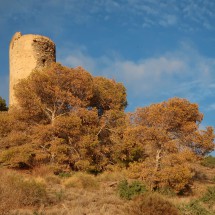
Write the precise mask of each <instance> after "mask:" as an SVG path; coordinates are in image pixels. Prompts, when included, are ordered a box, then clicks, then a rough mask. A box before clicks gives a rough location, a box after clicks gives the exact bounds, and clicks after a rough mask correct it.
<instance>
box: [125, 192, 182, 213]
mask: <svg viewBox="0 0 215 215" xmlns="http://www.w3.org/2000/svg"><path fill="white" fill-rule="evenodd" d="M128 210H129V215H179V214H180V212H179V211H178V209H177V208H176V207H175V206H174V205H172V204H171V203H170V202H168V201H166V200H164V199H163V198H162V197H161V196H160V195H158V194H156V193H153V194H148V193H147V194H144V195H140V196H138V197H136V198H134V199H133V201H132V202H131V205H130V208H129V209H128Z"/></svg>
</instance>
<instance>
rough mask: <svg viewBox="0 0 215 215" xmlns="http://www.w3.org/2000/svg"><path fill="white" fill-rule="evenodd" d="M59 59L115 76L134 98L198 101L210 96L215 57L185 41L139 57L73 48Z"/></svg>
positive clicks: (91, 70) (74, 65)
mask: <svg viewBox="0 0 215 215" xmlns="http://www.w3.org/2000/svg"><path fill="white" fill-rule="evenodd" d="M61 62H62V63H63V64H65V65H68V66H71V67H76V66H78V65H82V66H84V67H85V68H86V69H87V70H88V71H90V72H92V73H93V74H94V75H105V76H107V77H109V78H115V79H116V80H117V81H120V82H123V83H124V84H125V86H126V87H127V89H128V94H129V95H132V96H133V97H135V98H137V99H141V98H146V97H147V98H150V97H153V98H156V97H157V98H158V97H159V98H164V99H167V98H169V97H174V96H179V97H184V98H188V99H190V100H191V101H194V102H201V101H203V100H205V99H206V98H208V97H213V91H214V84H213V83H214V82H215V74H214V69H215V59H210V58H206V57H204V56H202V55H200V54H199V52H198V51H197V50H196V49H195V48H193V47H192V46H190V45H188V44H185V43H182V45H181V48H180V49H179V50H176V51H174V52H167V53H164V54H163V55H161V56H156V57H151V58H146V59H141V60H139V61H132V60H129V59H123V58H122V57H115V56H112V57H110V56H109V57H108V56H102V57H99V58H93V57H90V56H89V55H87V50H85V51H83V50H74V52H71V53H68V55H67V56H64V57H63V58H62V59H61ZM208 105H210V104H208Z"/></svg>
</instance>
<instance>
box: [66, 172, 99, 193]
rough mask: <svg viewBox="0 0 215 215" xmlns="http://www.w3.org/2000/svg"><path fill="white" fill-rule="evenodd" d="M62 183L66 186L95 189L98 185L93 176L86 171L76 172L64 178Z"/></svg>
mask: <svg viewBox="0 0 215 215" xmlns="http://www.w3.org/2000/svg"><path fill="white" fill-rule="evenodd" d="M64 184H65V186H66V187H67V188H69V187H77V188H83V189H88V190H90V189H96V188H98V187H99V184H98V182H97V180H96V179H95V176H93V175H90V174H86V173H76V174H74V175H73V176H71V177H70V178H67V179H65V181H64Z"/></svg>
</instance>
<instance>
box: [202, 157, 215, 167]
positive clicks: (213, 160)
mask: <svg viewBox="0 0 215 215" xmlns="http://www.w3.org/2000/svg"><path fill="white" fill-rule="evenodd" d="M201 164H202V165H203V166H205V167H209V168H215V157H213V156H211V155H210V156H207V157H205V158H204V159H203V160H202V162H201Z"/></svg>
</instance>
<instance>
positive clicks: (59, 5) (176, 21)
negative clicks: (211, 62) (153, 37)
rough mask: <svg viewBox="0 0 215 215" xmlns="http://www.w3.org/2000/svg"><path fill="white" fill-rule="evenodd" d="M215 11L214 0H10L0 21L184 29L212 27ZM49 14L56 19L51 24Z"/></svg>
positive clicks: (5, 3) (4, 4)
mask: <svg viewBox="0 0 215 215" xmlns="http://www.w3.org/2000/svg"><path fill="white" fill-rule="evenodd" d="M214 11H215V2H213V1H211V0H202V1H197V0H180V1H178V0H171V1H169V0H162V1H160V0H124V1H123V2H120V1H116V0H108V1H104V0H94V1H86V0H47V1H42V0H38V1H33V0H29V1H25V0H8V1H4V3H1V8H0V13H1V14H2V15H1V21H0V23H1V22H3V20H7V21H8V19H11V21H13V22H16V19H22V20H23V22H25V20H28V19H29V18H30V19H32V20H34V21H35V22H36V23H38V24H39V23H40V25H41V26H46V27H49V28H53V27H54V26H55V25H57V26H58V28H59V27H60V26H62V25H63V26H64V25H65V23H66V22H68V21H70V22H71V23H75V24H80V25H82V24H86V23H91V22H101V21H102V22H106V21H110V20H112V21H115V23H116V24H118V25H128V26H130V27H132V26H135V27H136V26H137V25H139V27H141V26H142V27H151V26H154V25H156V26H161V27H173V26H175V27H179V29H183V30H189V29H195V28H196V29H198V28H205V29H207V30H212V29H214V19H215V13H214ZM5 12H6V13H5ZM116 16H117V19H116ZM46 17H47V18H49V19H48V20H50V19H51V20H52V22H49V23H47V22H46V20H47V19H46ZM125 18H126V19H125ZM41 20H43V22H41ZM137 20H138V21H137ZM48 24H49V25H48ZM192 26H195V27H192Z"/></svg>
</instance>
